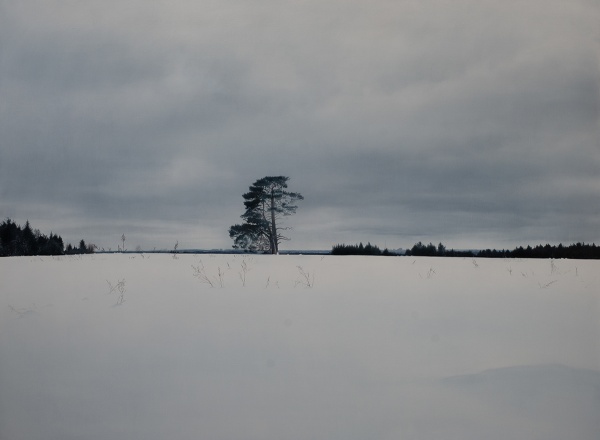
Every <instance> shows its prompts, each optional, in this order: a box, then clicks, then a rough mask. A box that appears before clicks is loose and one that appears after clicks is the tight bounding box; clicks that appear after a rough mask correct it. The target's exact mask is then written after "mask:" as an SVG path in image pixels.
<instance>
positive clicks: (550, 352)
mask: <svg viewBox="0 0 600 440" xmlns="http://www.w3.org/2000/svg"><path fill="white" fill-rule="evenodd" d="M244 267H245V268H246V269H245V271H244ZM219 274H221V275H219ZM195 275H197V276H195ZM203 276H204V277H205V278H204V279H202V278H203ZM244 276H245V280H244ZM209 282H211V283H212V284H213V287H211V285H210V284H209ZM119 283H121V284H119ZM111 290H112V292H111ZM599 438H600V261H582V260H511V259H506V260H503V259H497V260H492V259H470V258H468V259H462V258H414V257H350V256H345V257H341V256H339V257H338V256H302V255H297V256H283V255H280V256H270V255H260V256H258V255H257V256H250V255H177V256H172V255H166V254H145V255H144V254H141V255H140V254H96V255H86V256H64V257H20V258H3V259H0V439H3V440H4V439H6V440H20V439H23V440H25V439H26V440H37V439H39V440H42V439H43V440H53V439H56V440H71V439H85V440H87V439H90V440H109V439H127V440H136V439H139V440H153V439H156V440H159V439H160V440H163V439H173V440H187V439H210V440H239V439H243V440H259V439H260V440H264V439H273V440H308V439H331V440H337V439H339V440H353V439H356V440H365V439H390V440H392V439H393V440H398V439H444V440H450V439H457V440H458V439H460V440H465V439H466V440H468V439H486V440H494V439H498V440H510V439H515V440H517V439H519V440H522V439H544V440H552V439H556V440H564V439H570V440H584V439H585V440H598V439H599Z"/></svg>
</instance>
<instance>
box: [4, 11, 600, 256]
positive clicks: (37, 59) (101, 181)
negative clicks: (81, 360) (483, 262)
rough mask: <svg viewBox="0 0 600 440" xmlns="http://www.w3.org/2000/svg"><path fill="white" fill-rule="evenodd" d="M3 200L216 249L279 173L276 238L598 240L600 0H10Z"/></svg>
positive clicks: (143, 238) (69, 221) (321, 244)
mask: <svg viewBox="0 0 600 440" xmlns="http://www.w3.org/2000/svg"><path fill="white" fill-rule="evenodd" d="M1 5H2V6H1V8H2V9H1V16H2V18H0V20H1V23H0V24H1V26H0V133H1V140H0V141H1V145H0V197H1V200H2V203H1V205H0V215H2V216H3V217H6V216H11V217H13V218H15V219H16V220H17V221H24V219H25V218H29V219H30V220H31V221H32V223H33V224H34V226H37V227H40V228H41V229H46V228H52V229H53V230H54V231H55V232H57V233H61V234H62V235H63V236H65V238H67V239H68V240H73V241H74V240H78V239H79V238H80V237H84V238H86V239H88V240H90V241H94V242H96V243H97V244H99V245H100V246H103V247H106V248H108V247H113V248H115V247H116V245H117V243H118V240H119V237H120V236H121V234H122V233H126V235H127V234H128V235H129V236H130V237H131V241H130V243H131V244H132V245H133V244H137V243H139V244H140V245H141V246H142V247H145V248H152V247H154V246H156V247H169V246H171V245H172V244H173V243H174V242H175V240H179V241H180V242H181V245H182V246H184V247H229V246H230V244H231V242H230V240H229V238H228V235H227V228H228V227H229V226H230V225H231V224H233V223H236V222H238V220H239V215H240V214H241V212H242V209H243V206H242V198H241V194H242V193H243V192H245V191H246V190H247V187H248V185H250V184H251V183H252V182H253V181H254V180H256V179H258V178H260V177H263V176H265V175H280V174H283V175H288V176H290V177H291V179H292V180H291V185H292V187H293V189H294V190H296V191H300V192H301V193H303V194H304V196H305V198H306V200H305V202H304V203H303V204H302V206H301V208H300V209H299V210H298V214H297V215H296V216H294V217H292V218H290V222H289V223H290V225H292V226H294V229H295V230H294V231H293V232H292V237H293V241H292V242H291V243H289V244H288V247H297V248H329V247H330V246H331V245H332V244H334V243H336V242H355V241H359V240H362V241H367V240H370V241H373V242H376V243H378V244H381V245H383V244H384V243H385V244H386V245H388V246H390V247H399V246H410V245H412V243H414V242H415V241H416V240H426V241H430V240H431V241H439V240H443V241H444V242H445V243H447V244H449V245H451V246H456V247H461V246H490V247H492V246H493V247H502V246H512V245H515V244H517V243H519V244H526V243H537V242H559V241H562V242H573V241H599V238H600V215H599V214H600V147H599V145H600V128H599V127H600V126H599V114H600V104H599V102H600V91H599V90H600V86H599V84H600V74H599V72H600V63H599V54H600V51H599V45H600V31H599V29H598V26H597V23H598V22H600V12H599V7H598V5H597V4H596V3H595V2H591V1H586V0H576V1H571V2H567V3H565V2H562V1H537V0H532V1H528V2H517V1H507V2H487V1H484V2H481V1H477V2H476V1H469V0H460V1H452V2H449V1H441V0H440V1H427V2H415V1H402V2H391V1H383V0H382V1H379V0H377V1H372V2H364V1H357V0H354V1H349V2H348V1H340V0H332V1H326V2H322V1H321V2H318V1H294V2H287V3H285V4H284V3H281V2H276V1H270V0H257V1H253V2H247V1H240V0H228V1H227V0H225V1H223V0H221V1H202V2H197V1H194V2H192V1H184V0H177V1H170V2H161V1H158V2H147V1H141V0H127V1H125V2H113V1H106V0H104V1H86V2H83V3H80V2H68V1H59V0H56V1H48V0H44V1H41V0H39V1H35V0H24V1H20V2H11V3H10V4H9V3H8V2H3V3H1Z"/></svg>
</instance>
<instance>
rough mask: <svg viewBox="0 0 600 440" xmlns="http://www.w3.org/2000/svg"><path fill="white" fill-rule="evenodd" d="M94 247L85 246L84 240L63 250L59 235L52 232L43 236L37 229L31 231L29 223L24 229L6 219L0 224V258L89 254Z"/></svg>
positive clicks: (63, 246)
mask: <svg viewBox="0 0 600 440" xmlns="http://www.w3.org/2000/svg"><path fill="white" fill-rule="evenodd" d="M93 252H94V245H87V244H86V243H85V241H84V240H81V241H80V242H79V246H78V247H73V246H72V245H71V244H68V245H67V247H66V248H65V245H64V242H63V239H62V237H61V236H60V235H55V234H53V233H52V232H51V233H50V235H49V236H48V235H44V234H42V233H41V232H40V231H39V230H37V229H32V228H31V225H30V224H29V221H27V222H26V223H25V226H24V227H21V226H20V225H18V224H16V223H15V222H14V221H12V220H11V219H10V218H7V219H6V220H4V222H2V224H0V257H17V256H28V255H65V254H91V253H93Z"/></svg>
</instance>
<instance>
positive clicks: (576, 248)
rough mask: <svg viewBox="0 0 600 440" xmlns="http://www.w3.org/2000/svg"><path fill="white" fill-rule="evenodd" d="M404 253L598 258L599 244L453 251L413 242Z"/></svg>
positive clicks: (599, 256) (457, 255) (483, 256)
mask: <svg viewBox="0 0 600 440" xmlns="http://www.w3.org/2000/svg"><path fill="white" fill-rule="evenodd" d="M406 255H412V256H415V257H416V256H421V257H480V258H556V259H559V258H571V259H579V260H591V259H600V246H596V245H595V244H593V243H592V244H584V243H577V244H572V245H569V246H563V245H562V244H559V245H558V246H551V245H549V244H546V245H541V244H540V245H537V246H535V247H531V246H527V247H526V248H524V247H523V246H519V247H517V248H515V249H513V250H506V249H503V250H496V249H484V250H480V251H455V250H454V249H450V250H448V249H446V247H445V246H444V245H443V244H442V243H440V244H439V245H437V246H435V245H434V244H432V243H429V244H428V245H424V244H423V243H421V242H418V243H417V244H415V245H414V246H413V247H412V248H411V249H409V250H407V251H406Z"/></svg>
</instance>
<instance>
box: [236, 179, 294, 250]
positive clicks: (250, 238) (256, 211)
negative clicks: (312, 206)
mask: <svg viewBox="0 0 600 440" xmlns="http://www.w3.org/2000/svg"><path fill="white" fill-rule="evenodd" d="M288 180H289V177H285V176H267V177H263V178H262V179H259V180H257V181H256V182H254V183H253V184H252V185H251V186H250V188H249V189H250V190H249V191H248V192H247V193H245V194H244V195H243V198H244V206H245V208H246V211H245V212H244V214H242V215H241V218H242V219H243V220H244V223H242V224H237V225H233V226H231V227H230V228H229V236H230V237H231V238H232V239H233V240H234V245H233V247H234V248H238V249H245V250H248V251H252V252H256V251H262V252H267V251H268V252H270V253H271V254H277V253H278V252H279V244H280V243H281V241H282V240H289V238H287V237H285V236H283V234H282V233H281V231H283V230H286V229H289V228H285V227H282V226H281V225H280V220H281V218H282V217H284V216H288V215H292V214H294V213H295V212H296V209H297V208H298V207H297V206H296V204H295V203H296V202H297V201H299V200H304V197H303V196H302V195H301V194H300V193H295V192H289V191H286V190H285V189H286V188H287V182H288Z"/></svg>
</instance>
